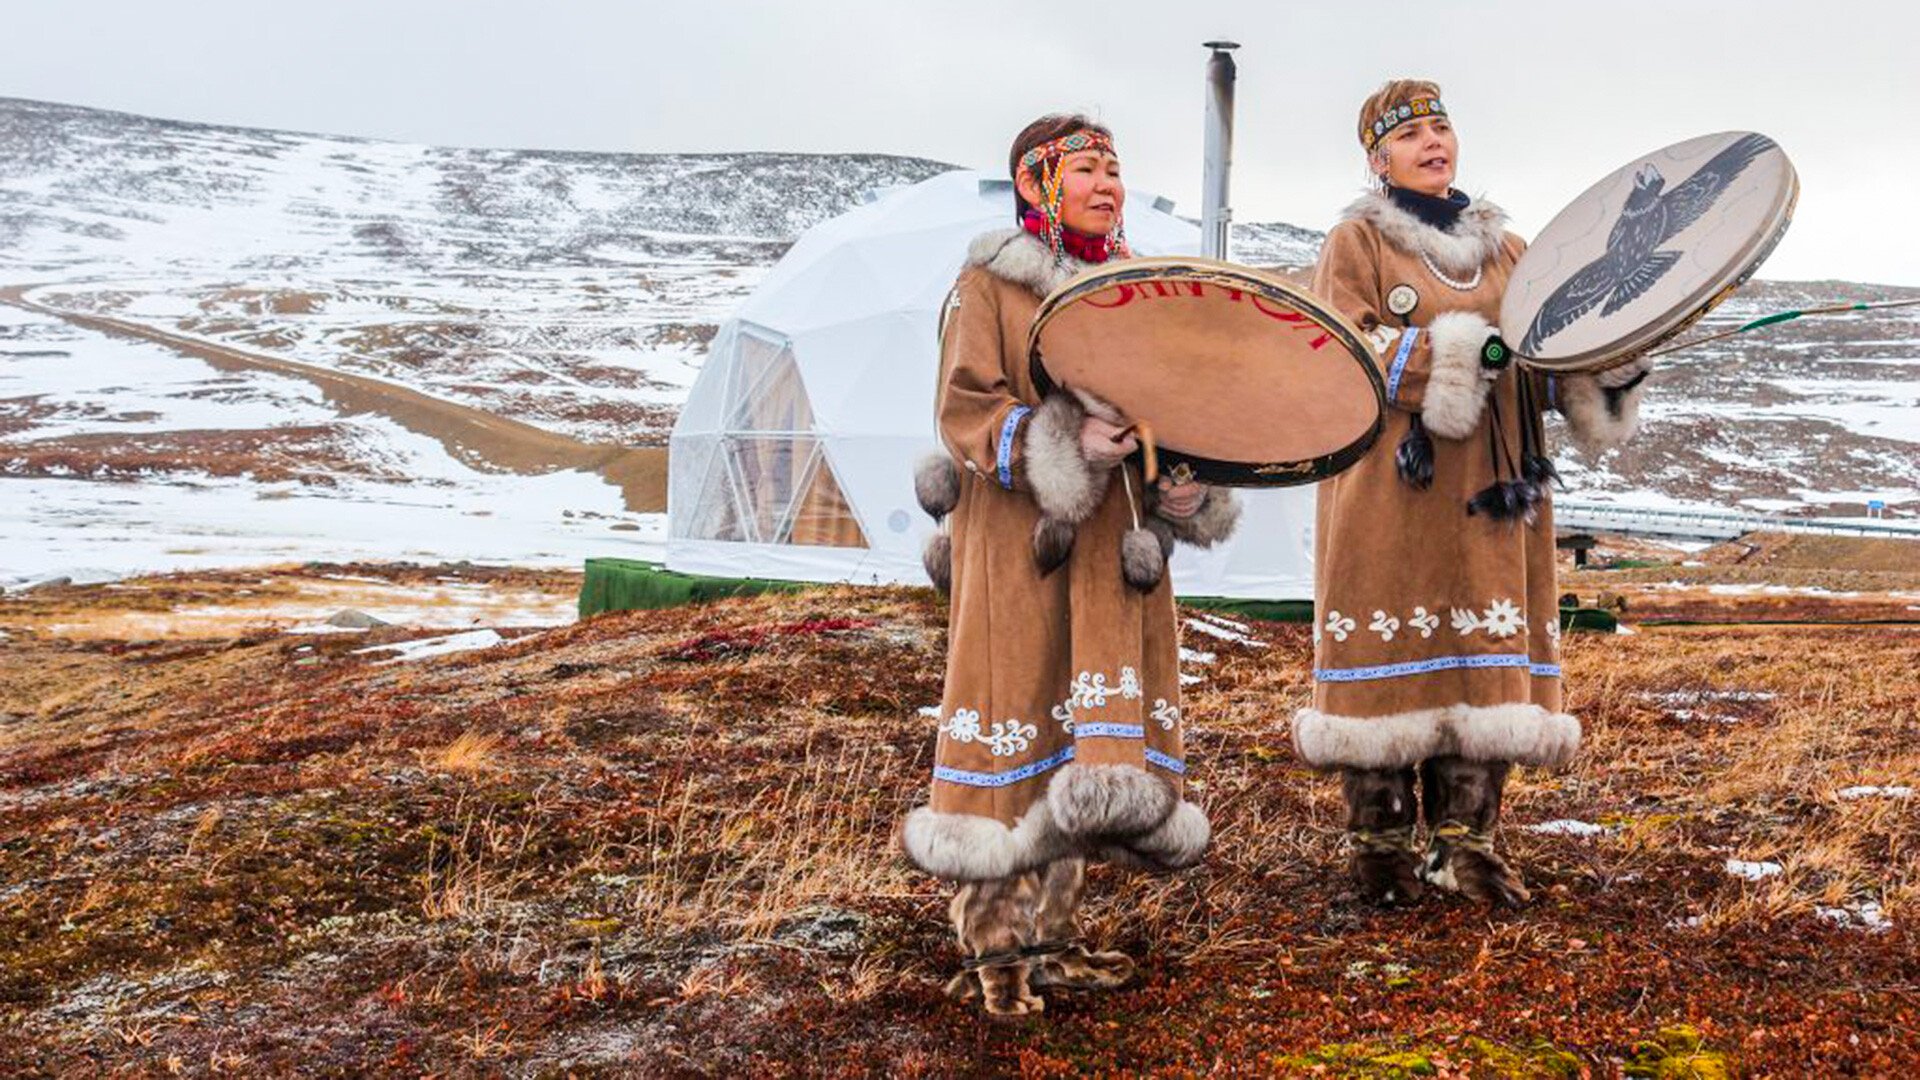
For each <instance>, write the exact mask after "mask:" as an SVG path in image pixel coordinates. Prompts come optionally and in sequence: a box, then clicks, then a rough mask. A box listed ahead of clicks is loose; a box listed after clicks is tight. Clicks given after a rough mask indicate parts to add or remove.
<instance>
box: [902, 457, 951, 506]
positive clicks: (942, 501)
mask: <svg viewBox="0 0 1920 1080" xmlns="http://www.w3.org/2000/svg"><path fill="white" fill-rule="evenodd" d="M913 494H914V497H915V498H917V499H919V500H920V509H922V510H925V511H926V512H927V516H928V517H931V518H932V519H933V520H935V521H939V520H941V519H943V518H945V517H946V516H947V515H948V514H951V513H953V508H954V507H955V506H958V505H959V504H960V470H959V469H957V468H955V467H954V464H953V458H951V457H949V456H947V455H946V454H928V455H927V456H926V457H924V458H921V459H920V464H919V465H917V466H915V468H914V470H913Z"/></svg>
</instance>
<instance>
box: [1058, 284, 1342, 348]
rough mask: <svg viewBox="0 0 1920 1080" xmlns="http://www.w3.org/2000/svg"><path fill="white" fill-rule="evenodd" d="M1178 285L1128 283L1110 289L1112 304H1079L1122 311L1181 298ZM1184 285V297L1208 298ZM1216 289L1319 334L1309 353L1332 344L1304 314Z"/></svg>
mask: <svg viewBox="0 0 1920 1080" xmlns="http://www.w3.org/2000/svg"><path fill="white" fill-rule="evenodd" d="M1180 284H1181V283H1179V282H1174V283H1168V282H1165V281H1149V282H1143V283H1140V284H1135V283H1132V282H1127V283H1124V284H1120V285H1116V286H1114V287H1113V290H1112V292H1113V293H1114V294H1115V295H1114V296H1113V298H1112V299H1111V300H1107V299H1103V298H1104V297H1105V296H1106V295H1107V294H1106V293H1104V292H1103V293H1097V294H1094V295H1090V296H1087V297H1085V298H1084V299H1083V300H1082V301H1081V302H1082V303H1084V304H1087V305H1089V306H1091V307H1096V308H1101V309H1103V310H1110V309H1112V308H1117V307H1125V306H1127V305H1128V304H1130V303H1132V302H1133V300H1134V299H1135V298H1136V297H1138V298H1139V299H1141V300H1152V299H1154V298H1156V297H1164V296H1172V297H1178V296H1181V295H1182V293H1181V292H1180ZM1185 284H1186V286H1187V291H1186V293H1185V295H1187V296H1193V297H1201V296H1205V295H1206V294H1207V291H1206V286H1205V285H1204V284H1202V283H1201V282H1198V281H1189V282H1186V283H1185ZM1148 285H1151V286H1153V291H1152V292H1148V291H1147V286H1148ZM1219 288H1221V289H1224V290H1226V294H1227V301H1228V302H1229V303H1234V304H1237V303H1239V302H1241V301H1242V300H1246V299H1249V298H1250V299H1251V300H1252V302H1253V307H1254V310H1256V311H1258V312H1260V314H1262V315H1265V316H1266V317H1267V318H1269V319H1273V320H1275V321H1276V322H1283V323H1291V324H1292V325H1293V328H1294V329H1296V330H1308V331H1312V330H1319V331H1320V336H1319V337H1316V338H1314V339H1313V340H1312V341H1310V342H1308V343H1307V348H1309V349H1312V350H1314V351H1316V352H1317V351H1319V350H1320V349H1323V348H1325V347H1326V345H1327V343H1328V342H1330V341H1332V340H1333V335H1332V334H1331V333H1328V332H1327V331H1326V330H1325V329H1324V328H1323V327H1321V326H1320V324H1319V323H1317V322H1315V321H1314V320H1313V319H1312V318H1311V317H1310V316H1308V315H1307V314H1306V313H1305V312H1300V311H1291V310H1288V309H1286V308H1280V307H1272V306H1269V303H1268V301H1267V299H1266V298H1265V297H1263V296H1261V295H1259V294H1258V293H1249V292H1247V291H1245V290H1243V289H1236V288H1234V287H1233V286H1231V285H1221V286H1219Z"/></svg>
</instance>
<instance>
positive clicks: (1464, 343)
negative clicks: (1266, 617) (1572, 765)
mask: <svg viewBox="0 0 1920 1080" xmlns="http://www.w3.org/2000/svg"><path fill="white" fill-rule="evenodd" d="M1504 221H1505V215H1504V214H1503V213H1501V212H1500V211H1499V210H1498V209H1497V208H1496V207H1493V206H1491V205H1489V204H1486V203H1484V202H1478V203H1475V204H1473V205H1472V206H1470V207H1469V208H1468V209H1467V210H1466V211H1465V212H1463V214H1462V217H1461V220H1460V222H1459V223H1458V224H1456V225H1455V226H1454V228H1453V229H1452V230H1450V231H1449V232H1446V233H1443V232H1441V231H1440V230H1438V229H1435V228H1433V227H1432V226H1429V225H1427V224H1425V223H1423V222H1421V221H1420V220H1419V219H1418V218H1415V217H1414V216H1413V215H1411V214H1408V213H1407V212H1405V211H1403V210H1401V209H1400V208H1398V207H1396V206H1394V205H1393V204H1392V203H1391V202H1389V201H1388V200H1387V199H1386V198H1384V197H1382V196H1369V197H1368V198H1366V199H1363V200H1361V201H1360V202H1359V203H1356V204H1355V205H1354V207H1352V208H1350V209H1349V211H1348V213H1347V215H1346V218H1345V219H1344V220H1343V221H1341V223H1340V224H1338V225H1336V226H1335V227H1334V228H1333V230H1332V231H1331V232H1330V233H1329V234H1328V236H1327V242H1326V245H1325V247H1324V249H1323V250H1322V252H1321V257H1320V262H1319V265H1318V267H1317V268H1316V270H1315V274H1314V286H1313V288H1314V291H1315V292H1316V293H1317V294H1319V295H1320V296H1322V297H1323V298H1325V299H1326V300H1327V301H1329V302H1330V303H1331V304H1332V305H1333V306H1334V307H1335V308H1337V309H1338V310H1339V311H1340V313H1341V314H1343V315H1345V316H1346V317H1347V318H1349V319H1351V320H1352V321H1353V322H1354V323H1355V324H1356V325H1357V326H1359V327H1360V329H1361V330H1362V331H1364V332H1366V333H1367V334H1368V335H1369V337H1371V338H1372V339H1373V341H1374V342H1375V345H1376V348H1377V350H1378V353H1377V357H1376V359H1378V361H1379V363H1380V365H1381V374H1382V376H1383V377H1384V379H1385V381H1386V384H1387V391H1388V403H1389V405H1390V406H1391V407H1390V408H1389V410H1388V418H1387V424H1386V429H1385V431H1384V432H1383V434H1382V436H1381V438H1380V441H1379V442H1378V443H1377V444H1375V446H1374V447H1373V449H1372V450H1371V451H1370V452H1369V453H1368V455H1367V456H1366V457H1365V458H1364V459H1363V460H1362V461H1361V462H1360V463H1359V464H1357V465H1355V466H1354V467H1353V468H1352V469H1350V470H1348V471H1347V472H1345V473H1342V474H1340V475H1339V476H1336V477H1334V478H1333V479H1331V480H1329V481H1327V482H1325V483H1323V484H1321V485H1320V489H1319V493H1318V515H1317V519H1316V520H1317V533H1316V536H1315V543H1314V552H1315V565H1314V587H1315V599H1316V622H1315V626H1314V669H1315V670H1314V676H1315V681H1314V695H1313V707H1312V708H1310V709H1306V710H1303V711H1302V712H1301V713H1300V714H1299V715H1298V716H1297V717H1296V718H1295V721H1294V742H1295V745H1296V747H1297V748H1298V750H1299V751H1300V753H1301V755H1302V756H1303V757H1304V758H1305V759H1306V760H1307V761H1308V762H1310V763H1312V764H1314V765H1318V766H1353V767H1364V768H1387V767H1399V766H1404V765H1410V764H1413V763H1415V762H1418V761H1421V760H1424V759H1425V758H1428V757H1432V756H1435V755H1439V754H1459V755H1462V756H1466V757H1469V758H1475V759H1483V760H1517V761H1523V762H1529V763H1553V762H1560V761H1563V760H1565V759H1566V758H1568V757H1569V756H1571V754H1572V753H1573V752H1574V750H1575V749H1576V747H1577V745H1578V742H1579V737H1580V728H1579V723H1578V722H1577V721H1576V720H1575V719H1574V718H1573V717H1571V716H1568V715H1566V714H1565V713H1564V712H1562V711H1561V692H1560V624H1559V615H1558V612H1559V608H1558V601H1557V591H1556V588H1555V567H1554V532H1553V511H1552V507H1551V505H1550V504H1548V503H1545V502H1543V503H1542V505H1541V506H1540V507H1539V512H1538V515H1537V517H1536V518H1535V519H1534V520H1533V521H1531V522H1527V521H1500V520H1495V519H1492V518H1489V517H1486V516H1469V515H1468V513H1467V511H1466V505H1467V501H1468V500H1469V499H1471V498H1472V497H1473V496H1474V494H1475V493H1477V492H1479V491H1480V490H1482V489H1483V488H1486V487H1488V486H1489V485H1491V484H1493V483H1494V482H1495V481H1496V479H1497V478H1496V474H1495V469H1494V462H1493V460H1492V457H1491V454H1492V447H1491V440H1490V435H1491V432H1492V430H1493V428H1494V427H1495V425H1498V427H1499V429H1500V432H1501V436H1502V438H1503V439H1504V440H1505V444H1506V447H1507V452H1508V453H1510V454H1511V455H1512V460H1513V461H1515V462H1517V461H1518V460H1519V456H1520V445H1521V443H1520V425H1521V424H1522V423H1525V422H1528V421H1529V420H1530V419H1531V418H1530V417H1523V416H1522V415H1521V400H1520V392H1519V388H1520V380H1521V379H1527V378H1532V379H1535V380H1537V381H1536V384H1535V390H1536V391H1537V392H1536V394H1535V399H1536V400H1537V401H1539V402H1541V403H1543V404H1544V403H1545V401H1546V400H1547V398H1546V394H1547V390H1548V387H1547V385H1546V380H1545V379H1544V378H1541V377H1539V376H1534V375H1529V374H1527V373H1525V372H1524V371H1522V369H1520V368H1519V367H1517V366H1510V367H1508V368H1507V369H1506V370H1505V371H1504V372H1502V373H1500V374H1499V375H1498V376H1497V377H1494V378H1493V379H1492V380H1491V385H1490V386H1489V385H1488V382H1487V381H1486V379H1487V377H1486V376H1485V375H1484V374H1483V372H1482V369H1481V367H1480V363H1479V352H1480V348H1481V346H1482V344H1483V343H1484V341H1485V339H1486V337H1487V335H1488V333H1489V332H1490V331H1491V329H1492V325H1493V324H1494V323H1496V322H1497V321H1498V318H1499V308H1500V298H1501V293H1502V291H1503V290H1504V288H1505V286H1506V281H1507V277H1508V274H1509V273H1510V271H1511V270H1512V267H1513V265H1514V262H1515V261H1516V260H1517V259H1518V258H1519V255H1520V252H1521V250H1522V249H1523V247H1524V244H1523V242H1522V241H1521V240H1520V239H1519V238H1518V237H1516V236H1513V235H1512V234H1510V233H1507V232H1505V231H1504V229H1503V228H1502V224H1503V222H1504ZM1423 253H1424V257H1423ZM1476 277H1477V281H1476V280H1475V278H1476ZM1416 414H1423V416H1424V422H1425V424H1426V427H1427V429H1428V431H1429V433H1430V435H1431V436H1432V440H1433V446H1434V455H1433V456H1434V479H1433V484H1432V486H1431V487H1430V488H1428V489H1426V490H1420V489H1418V488H1416V487H1414V486H1413V485H1412V484H1410V483H1407V482H1406V481H1404V480H1403V479H1402V478H1401V477H1400V476H1399V474H1398V471H1397V470H1396V468H1395V452H1396V448H1397V447H1398V446H1399V444H1400V441H1401V439H1402V438H1403V437H1404V436H1405V435H1406V434H1407V431H1408V427H1409V425H1410V423H1411V422H1412V419H1413V417H1414V416H1415V415H1416ZM1512 475H1513V471H1512V469H1511V468H1508V469H1507V470H1505V472H1504V475H1503V476H1501V477H1499V479H1510V478H1511V477H1512Z"/></svg>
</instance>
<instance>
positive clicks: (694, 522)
mask: <svg viewBox="0 0 1920 1080" xmlns="http://www.w3.org/2000/svg"><path fill="white" fill-rule="evenodd" d="M730 459H731V455H730V454H729V453H727V452H725V451H724V449H723V452H721V453H718V454H714V455H713V456H712V457H711V458H709V459H708V463H707V472H706V481H705V482H704V483H703V484H701V485H700V490H699V495H698V499H697V501H695V502H694V504H693V510H692V512H691V513H689V514H688V515H687V518H686V524H685V525H684V526H679V525H676V528H675V532H676V534H683V535H685V536H686V537H688V538H689V539H694V540H731V541H735V542H745V541H749V540H751V539H753V538H752V537H751V536H749V535H747V517H746V515H744V514H742V513H741V512H740V505H741V503H740V498H739V492H738V484H737V482H736V480H735V477H734V475H733V473H734V470H733V468H732V461H731V460H730Z"/></svg>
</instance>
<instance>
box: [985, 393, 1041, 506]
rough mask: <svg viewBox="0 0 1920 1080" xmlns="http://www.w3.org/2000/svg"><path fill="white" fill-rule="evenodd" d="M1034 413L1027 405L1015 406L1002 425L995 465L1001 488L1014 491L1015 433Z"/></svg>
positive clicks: (1008, 412)
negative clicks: (1023, 421)
mask: <svg viewBox="0 0 1920 1080" xmlns="http://www.w3.org/2000/svg"><path fill="white" fill-rule="evenodd" d="M1032 411H1033V410H1032V409H1030V408H1028V407H1026V406H1025V405H1015V406H1014V407H1013V408H1011V409H1009V410H1007V418H1006V420H1004V421H1002V422H1001V424H1000V449H999V451H998V452H997V455H996V460H995V462H994V465H995V466H996V468H997V470H998V472H999V474H1000V486H1001V487H1003V488H1006V489H1007V490H1008V491H1012V490H1013V431H1014V429H1015V428H1017V427H1019V426H1020V421H1022V420H1025V419H1026V418H1027V414H1028V413H1030V412H1032Z"/></svg>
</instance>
